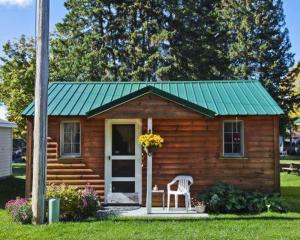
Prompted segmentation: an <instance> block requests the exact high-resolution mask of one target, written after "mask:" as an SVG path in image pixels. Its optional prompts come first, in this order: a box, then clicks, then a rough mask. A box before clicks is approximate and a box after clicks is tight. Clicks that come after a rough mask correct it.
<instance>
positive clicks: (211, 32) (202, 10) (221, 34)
mask: <svg viewBox="0 0 300 240" xmlns="http://www.w3.org/2000/svg"><path fill="white" fill-rule="evenodd" d="M165 8H166V10H165V12H166V27H167V29H168V31H169V32H173V33H174V34H173V35H172V37H171V38H170V39H169V48H168V49H166V55H167V60H168V66H167V67H168V68H169V72H168V74H166V77H165V78H166V79H168V80H169V79H171V80H199V79H201V80H210V79H227V78H228V77H229V76H231V75H232V74H231V71H230V69H229V63H230V62H229V58H228V57H227V51H228V44H227V37H228V36H227V32H226V30H227V29H226V28H225V27H224V26H223V24H222V22H220V21H219V10H218V9H219V8H220V1H219V0H215V1H211V0H196V1H195V0H185V1H178V0H175V1H167V3H166V4H165Z"/></svg>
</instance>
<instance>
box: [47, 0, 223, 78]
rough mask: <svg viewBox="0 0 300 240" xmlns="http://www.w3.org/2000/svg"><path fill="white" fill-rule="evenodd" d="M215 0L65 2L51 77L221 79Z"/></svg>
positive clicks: (220, 41) (220, 32) (219, 29)
mask: <svg viewBox="0 0 300 240" xmlns="http://www.w3.org/2000/svg"><path fill="white" fill-rule="evenodd" d="M218 2H219V1H210V0H187V1H178V0H155V1H142V0H136V1H133V0H131V1H109V2H107V1H103V0H98V1H94V0H93V1H92V0H89V1H88V0H80V1H76V0H67V1H66V3H65V6H66V8H67V10H68V13H67V15H66V17H65V18H64V19H63V21H62V23H59V24H57V32H56V34H55V38H54V40H53V41H52V47H53V48H52V61H51V62H52V70H51V76H52V79H60V80H75V81H77V80H83V81H95V80H97V81H99V80H115V81H120V80H132V81H156V80H164V79H167V80H178V79H180V80H187V79H190V80H192V79H224V78H226V77H227V76H228V75H229V74H228V71H227V70H228V64H229V61H228V59H227V58H226V54H224V53H226V51H225V49H226V47H227V44H226V32H225V29H223V28H222V26H221V25H220V24H219V23H218V14H217V12H215V11H214V9H215V7H216V5H217V4H218Z"/></svg>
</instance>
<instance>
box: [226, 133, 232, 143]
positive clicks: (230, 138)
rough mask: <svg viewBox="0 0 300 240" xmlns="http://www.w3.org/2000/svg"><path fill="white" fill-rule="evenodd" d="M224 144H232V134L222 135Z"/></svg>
mask: <svg viewBox="0 0 300 240" xmlns="http://www.w3.org/2000/svg"><path fill="white" fill-rule="evenodd" d="M224 142H227V143H231V142H232V133H224Z"/></svg>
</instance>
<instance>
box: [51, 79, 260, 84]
mask: <svg viewBox="0 0 300 240" xmlns="http://www.w3.org/2000/svg"><path fill="white" fill-rule="evenodd" d="M217 82H219V83H241V82H259V80H257V79H249V80H247V79H237V80H234V79H228V80H227V79H226V80H213V79H212V80H187V81H184V80H182V81H178V80H176V81H160V82H141V81H139V82H135V81H124V82H113V81H112V82H102V81H78V82H76V81H70V82H68V81H64V82H62V81H54V82H50V84H68V83H72V84H76V83H77V84H100V83H101V84H125V83H130V84H170V83H217Z"/></svg>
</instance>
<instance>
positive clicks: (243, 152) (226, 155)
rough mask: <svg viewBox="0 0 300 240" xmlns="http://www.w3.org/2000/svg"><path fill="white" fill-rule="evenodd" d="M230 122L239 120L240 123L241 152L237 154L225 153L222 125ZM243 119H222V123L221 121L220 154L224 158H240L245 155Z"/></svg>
mask: <svg viewBox="0 0 300 240" xmlns="http://www.w3.org/2000/svg"><path fill="white" fill-rule="evenodd" d="M228 122H230V123H232V122H240V123H241V153H240V154H238V153H236V154H234V153H225V144H224V125H225V123H228ZM244 129H245V127H244V121H243V120H235V119H232V120H224V121H223V123H222V149H223V151H222V155H223V157H224V158H228V157H231V158H234V157H236V158H240V157H244V156H245V134H244Z"/></svg>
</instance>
